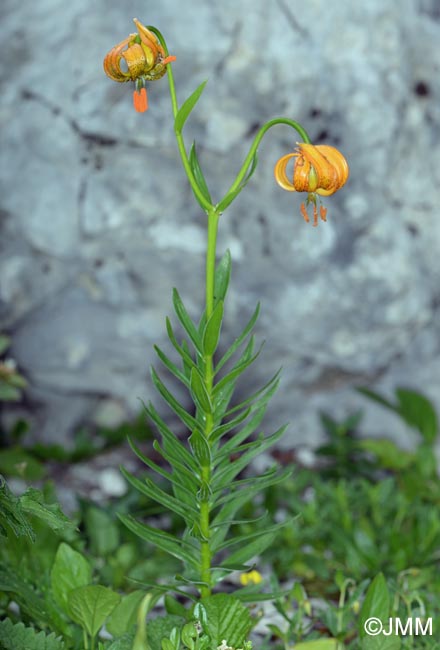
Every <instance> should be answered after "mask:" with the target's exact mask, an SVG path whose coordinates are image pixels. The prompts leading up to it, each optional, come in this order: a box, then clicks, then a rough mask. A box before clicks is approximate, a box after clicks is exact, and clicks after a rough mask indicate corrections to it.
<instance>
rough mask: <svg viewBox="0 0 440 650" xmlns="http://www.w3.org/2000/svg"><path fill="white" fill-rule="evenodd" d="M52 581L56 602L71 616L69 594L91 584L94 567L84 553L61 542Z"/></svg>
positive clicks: (54, 564) (53, 567) (53, 566)
mask: <svg viewBox="0 0 440 650" xmlns="http://www.w3.org/2000/svg"><path fill="white" fill-rule="evenodd" d="M50 579H51V584H52V592H53V595H54V597H55V600H56V602H57V603H58V605H59V606H60V607H61V608H62V609H63V611H64V612H65V613H66V614H68V615H70V611H69V604H68V603H69V593H70V592H71V591H72V589H76V588H77V587H83V586H86V585H89V584H90V583H91V581H92V567H91V566H90V564H89V562H88V560H86V558H85V557H84V555H82V553H78V551H75V550H74V549H73V548H71V547H70V546H69V545H68V544H65V543H64V542H61V544H60V545H59V547H58V550H57V553H56V555H55V560H54V563H53V565H52V570H51V574H50Z"/></svg>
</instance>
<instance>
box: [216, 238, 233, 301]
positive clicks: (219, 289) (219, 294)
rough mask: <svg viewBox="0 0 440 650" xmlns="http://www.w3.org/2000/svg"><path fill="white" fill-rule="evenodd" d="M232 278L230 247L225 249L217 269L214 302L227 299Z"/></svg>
mask: <svg viewBox="0 0 440 650" xmlns="http://www.w3.org/2000/svg"><path fill="white" fill-rule="evenodd" d="M230 279H231V252H230V250H229V249H227V250H226V251H225V254H224V255H223V257H222V259H221V260H220V262H219V263H218V264H217V268H216V269H215V277H214V302H217V301H219V300H222V301H223V302H224V301H225V298H226V293H227V291H228V287H229V280H230Z"/></svg>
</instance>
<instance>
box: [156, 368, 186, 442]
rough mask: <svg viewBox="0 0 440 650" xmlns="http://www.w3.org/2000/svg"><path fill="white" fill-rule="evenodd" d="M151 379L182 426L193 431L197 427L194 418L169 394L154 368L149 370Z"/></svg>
mask: <svg viewBox="0 0 440 650" xmlns="http://www.w3.org/2000/svg"><path fill="white" fill-rule="evenodd" d="M151 377H152V379H153V383H154V385H155V386H156V388H157V390H158V391H159V393H160V394H161V395H162V397H163V399H164V400H165V402H166V403H167V404H168V406H169V407H170V408H171V409H172V410H173V411H174V413H176V415H178V416H179V418H180V419H181V420H182V422H183V424H185V425H186V426H187V427H188V429H191V430H192V429H194V428H195V427H196V426H197V421H196V420H195V418H193V417H192V415H190V414H189V413H187V412H186V410H185V409H184V408H183V406H182V405H181V404H180V403H179V402H178V401H177V400H176V398H175V397H174V396H173V395H172V394H171V393H170V391H169V390H168V389H167V387H166V386H165V384H164V383H163V382H162V380H161V379H160V377H159V375H158V374H157V372H156V371H155V369H154V368H151Z"/></svg>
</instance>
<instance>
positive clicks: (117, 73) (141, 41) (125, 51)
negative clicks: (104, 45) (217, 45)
mask: <svg viewBox="0 0 440 650" xmlns="http://www.w3.org/2000/svg"><path fill="white" fill-rule="evenodd" d="M133 22H134V24H135V25H136V27H137V30H138V33H137V34H130V35H129V36H128V37H127V38H125V39H124V40H123V41H121V42H120V43H119V44H118V45H115V47H113V48H112V49H111V50H110V52H109V53H108V54H107V55H106V57H105V59H104V72H105V74H106V75H107V76H108V77H110V79H113V81H119V82H126V81H134V82H135V84H136V88H135V91H134V93H133V104H134V107H135V109H136V111H138V112H139V113H143V112H144V111H146V110H147V109H148V97H147V89H146V88H145V82H146V81H155V80H156V79H160V78H161V77H163V76H164V74H165V72H166V70H167V68H166V66H167V64H168V63H171V61H175V60H176V57H175V56H166V55H165V52H164V49H163V47H162V46H161V44H160V43H159V41H158V40H157V38H156V36H155V35H154V34H153V33H152V32H150V30H149V29H147V28H146V27H145V26H144V25H142V23H141V22H139V20H138V19H137V18H133ZM122 59H123V60H124V61H125V65H126V67H127V70H123V69H122V67H121V61H122Z"/></svg>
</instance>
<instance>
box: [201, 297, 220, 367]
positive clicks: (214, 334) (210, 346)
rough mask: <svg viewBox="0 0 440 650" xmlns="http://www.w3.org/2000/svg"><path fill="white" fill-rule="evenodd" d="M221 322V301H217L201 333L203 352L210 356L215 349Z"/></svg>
mask: <svg viewBox="0 0 440 650" xmlns="http://www.w3.org/2000/svg"><path fill="white" fill-rule="evenodd" d="M222 320H223V300H219V301H218V302H217V304H216V306H215V307H214V311H213V312H212V314H211V316H210V317H209V319H208V322H207V323H206V325H205V328H204V331H203V339H202V340H203V351H204V353H205V355H206V356H212V355H213V354H214V352H215V351H216V349H217V345H218V340H219V337H220V330H221V326H222Z"/></svg>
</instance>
